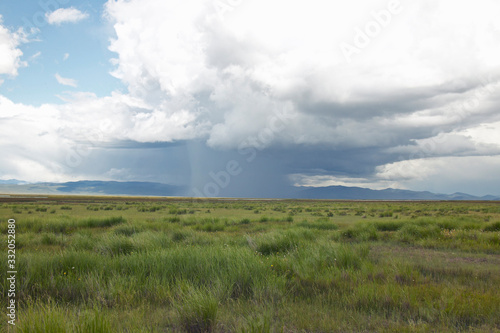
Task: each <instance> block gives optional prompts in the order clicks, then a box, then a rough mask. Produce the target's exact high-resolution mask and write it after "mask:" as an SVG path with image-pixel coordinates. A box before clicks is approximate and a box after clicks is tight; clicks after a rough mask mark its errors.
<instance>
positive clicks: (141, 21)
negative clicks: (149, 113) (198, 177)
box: [106, 0, 500, 148]
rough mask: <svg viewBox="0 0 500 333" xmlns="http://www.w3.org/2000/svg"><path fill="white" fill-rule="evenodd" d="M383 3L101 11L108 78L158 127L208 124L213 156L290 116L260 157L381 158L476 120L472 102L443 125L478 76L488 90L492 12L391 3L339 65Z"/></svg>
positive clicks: (142, 5) (494, 6) (499, 47)
mask: <svg viewBox="0 0 500 333" xmlns="http://www.w3.org/2000/svg"><path fill="white" fill-rule="evenodd" d="M389 3H390V1H384V0H379V1H358V2H353V3H349V4H345V3H342V4H340V3H338V4H337V3H335V2H329V3H325V2H324V1H321V0H314V1H312V2H308V3H304V2H293V3H290V1H285V0H279V1H273V3H272V4H270V3H269V2H268V1H264V0H255V1H245V2H241V3H239V4H237V5H235V6H234V7H224V8H225V9H223V10H221V8H217V6H214V2H212V1H204V0H197V1H196V2H195V3H191V2H190V3H189V4H188V3H186V2H182V1H180V0H178V1H159V0H142V1H137V0H131V1H109V2H108V3H107V5H106V13H107V16H108V17H109V18H110V20H111V21H112V22H113V23H114V28H115V31H116V38H115V39H114V40H113V41H112V42H111V46H110V49H111V50H112V51H114V52H116V53H117V55H118V57H117V59H115V63H116V64H117V69H116V71H115V72H114V75H115V76H116V77H118V78H120V79H122V80H123V81H124V82H125V83H127V84H128V86H129V91H130V93H131V95H132V96H134V97H138V98H142V99H144V100H145V101H147V102H148V103H150V105H154V106H155V108H156V109H157V110H160V111H159V112H162V113H165V114H166V115H167V116H166V119H167V118H168V117H170V116H171V115H172V114H176V113H179V117H181V118H183V119H189V121H190V122H192V123H195V122H197V121H200V118H199V117H203V120H204V121H205V120H207V121H209V122H210V124H211V126H212V127H211V128H212V129H211V130H210V131H209V132H208V133H207V134H208V143H209V144H210V145H211V146H214V147H233V148H234V147H237V146H238V145H239V144H240V143H241V142H242V141H244V140H245V139H246V138H247V137H249V136H251V135H257V134H258V133H259V131H261V130H262V129H263V127H264V126H266V121H267V120H268V118H269V117H271V116H272V115H273V114H275V113H276V112H281V111H282V110H283V109H285V108H290V107H289V106H290V105H291V106H292V109H293V110H294V112H296V113H297V115H298V116H297V117H295V119H294V121H291V122H290V123H289V124H288V125H287V128H286V129H285V130H283V131H281V132H280V133H279V134H278V135H275V137H274V139H273V140H272V141H271V142H269V143H268V145H272V144H275V143H279V142H281V143H283V142H292V143H299V144H329V145H332V146H334V147H335V146H336V147H345V146H358V147H362V146H365V147H366V146H387V145H391V141H394V140H408V139H409V138H405V136H411V135H412V134H413V133H415V132H417V131H418V129H423V130H425V129H427V131H428V132H430V131H431V130H430V129H431V128H433V127H435V126H441V125H443V126H444V125H447V126H448V127H446V126H444V127H443V128H442V130H443V131H450V130H453V128H454V127H455V126H463V125H464V124H467V123H468V121H469V119H470V118H472V117H476V116H477V115H478V114H481V113H482V112H486V113H487V111H488V110H490V109H491V105H490V104H489V103H490V101H491V98H492V96H491V94H483V95H481V96H482V97H481V98H482V102H483V104H482V105H480V107H479V108H478V109H471V110H468V111H467V112H464V113H462V114H459V115H454V114H453V113H456V112H455V111H456V110H455V109H454V107H455V106H454V105H455V104H456V103H466V102H468V101H469V102H470V101H472V99H471V98H472V97H473V96H474V94H475V93H476V92H477V91H479V92H481V90H484V85H483V84H482V83H480V82H478V80H477V77H478V76H479V77H481V76H483V77H487V76H488V75H490V76H489V79H490V80H491V84H492V85H494V84H496V83H497V82H498V79H499V77H500V76H499V74H500V73H499V71H498V69H497V68H498V65H499V62H498V59H497V58H496V57H494V56H493V55H498V54H500V36H499V35H498V33H497V32H495V30H492V29H491V24H494V25H497V19H496V17H495V14H494V13H495V12H496V11H497V10H500V4H499V3H497V2H495V1H492V0H481V1H480V3H474V4H464V3H461V4H459V5H457V4H456V2H454V1H451V0H441V1H439V3H438V4H437V5H436V4H435V2H434V1H430V0H428V1H423V2H418V3H406V2H404V3H403V2H402V3H401V4H400V7H401V10H400V12H401V13H400V14H397V15H393V17H392V19H391V22H390V24H388V25H387V26H386V27H384V29H382V30H381V32H380V33H379V34H378V35H377V36H376V37H373V38H371V40H370V43H369V45H368V46H366V47H364V48H362V49H360V52H359V54H356V55H355V56H354V57H353V59H352V62H351V63H350V64H348V63H346V61H345V58H344V56H343V54H342V52H341V50H340V48H339V45H340V44H341V43H342V42H347V43H353V40H354V39H355V38H356V33H357V31H358V30H357V28H360V29H364V28H365V26H367V24H369V23H370V22H372V21H374V20H375V19H374V16H373V12H381V11H384V10H387V8H388V6H389ZM285 9H286V10H285ZM278 13H279V24H277V22H278V21H277V16H276V15H277V14H278ZM463 15H466V17H467V20H464V19H463V17H464V16H463ZM435 17H445V19H440V20H436V19H434V18H435ZM256 22H258V24H256ZM297 22H302V23H301V24H297ZM158 36H161V38H158ZM464 36H465V37H464ZM493 41H496V42H493ZM487 74H488V75H487ZM167 101H168V102H167ZM166 103H168V104H169V107H168V109H166ZM200 106H201V107H204V108H206V109H207V110H208V113H200V112H197V110H198V109H199V107H200ZM186 113H190V117H186ZM156 119H158V120H159V119H160V118H156ZM487 119H488V117H487V116H485V119H484V121H487ZM465 126H466V125H465ZM394 129H398V130H399V134H398V136H401V137H403V138H398V137H395V134H393V133H392V132H391V131H392V130H394ZM405 129H408V130H405ZM152 136H154V135H152V134H148V137H152ZM419 138H420V137H414V138H413V139H419ZM410 139H411V137H410Z"/></svg>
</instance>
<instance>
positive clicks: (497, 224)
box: [483, 221, 500, 232]
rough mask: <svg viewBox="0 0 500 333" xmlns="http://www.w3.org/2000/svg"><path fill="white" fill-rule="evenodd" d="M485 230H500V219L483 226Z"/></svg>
mask: <svg viewBox="0 0 500 333" xmlns="http://www.w3.org/2000/svg"><path fill="white" fill-rule="evenodd" d="M483 231H491V232H494V231H500V221H497V222H492V223H490V224H488V225H486V226H485V227H484V228H483Z"/></svg>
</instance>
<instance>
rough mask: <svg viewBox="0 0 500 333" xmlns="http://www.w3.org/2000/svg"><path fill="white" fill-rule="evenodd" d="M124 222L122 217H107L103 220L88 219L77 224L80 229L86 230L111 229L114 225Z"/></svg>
mask: <svg viewBox="0 0 500 333" xmlns="http://www.w3.org/2000/svg"><path fill="white" fill-rule="evenodd" d="M125 222H126V220H125V219H124V218H123V217H122V216H116V217H108V218H104V219H98V218H89V219H86V220H82V221H80V222H79V223H78V226H80V227H87V228H104V227H112V226H114V225H116V224H120V223H125Z"/></svg>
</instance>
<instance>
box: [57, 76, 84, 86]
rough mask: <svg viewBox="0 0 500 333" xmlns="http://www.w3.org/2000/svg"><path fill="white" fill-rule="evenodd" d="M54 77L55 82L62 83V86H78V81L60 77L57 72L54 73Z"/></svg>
mask: <svg viewBox="0 0 500 333" xmlns="http://www.w3.org/2000/svg"><path fill="white" fill-rule="evenodd" d="M54 77H55V78H56V80H57V82H59V84H62V85H63V86H70V87H74V88H76V87H77V86H78V81H76V80H75V79H69V78H65V77H62V76H61V75H59V74H58V73H56V74H55V75H54Z"/></svg>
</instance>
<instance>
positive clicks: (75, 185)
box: [0, 180, 500, 200]
mask: <svg viewBox="0 0 500 333" xmlns="http://www.w3.org/2000/svg"><path fill="white" fill-rule="evenodd" d="M0 193H4V194H21V193H22V194H81V195H131V196H185V197H189V196H192V195H193V193H192V192H191V191H189V189H188V188H186V187H182V186H175V185H168V184H161V183H152V182H117V181H90V180H84V181H76V182H67V183H36V184H26V183H24V182H22V181H18V180H9V181H3V182H0ZM282 193H283V194H282V195H281V196H278V197H279V198H290V199H340V200H342V199H343V200H500V196H493V195H487V196H483V197H478V196H473V195H469V194H466V193H453V194H436V193H432V192H428V191H409V190H398V189H390V188H389V189H385V190H371V189H368V188H362V187H346V186H327V187H306V186H303V187H293V186H291V187H289V188H285V189H283V192H282ZM260 197H261V198H269V197H270V196H269V195H266V193H262V194H261V195H260ZM271 197H277V196H271Z"/></svg>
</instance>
